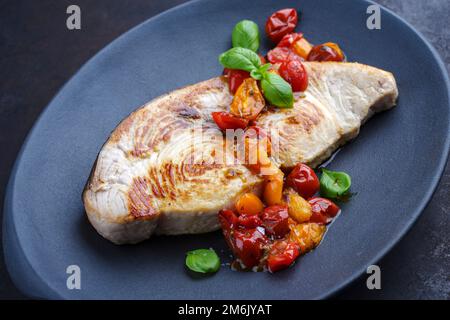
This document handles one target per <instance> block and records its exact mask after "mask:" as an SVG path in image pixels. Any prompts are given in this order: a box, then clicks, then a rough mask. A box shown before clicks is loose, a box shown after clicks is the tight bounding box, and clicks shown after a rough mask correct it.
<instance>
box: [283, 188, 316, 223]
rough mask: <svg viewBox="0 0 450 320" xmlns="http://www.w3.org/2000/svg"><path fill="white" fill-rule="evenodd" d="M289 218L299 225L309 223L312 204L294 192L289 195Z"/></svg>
mask: <svg viewBox="0 0 450 320" xmlns="http://www.w3.org/2000/svg"><path fill="white" fill-rule="evenodd" d="M287 203H288V209H289V216H290V217H291V218H292V219H293V220H294V221H295V222H297V223H303V222H308V221H309V219H311V215H312V209H311V204H310V203H309V202H308V201H306V200H305V199H303V198H302V197H301V196H300V195H299V194H298V193H296V192H294V191H292V192H289V193H288V195H287Z"/></svg>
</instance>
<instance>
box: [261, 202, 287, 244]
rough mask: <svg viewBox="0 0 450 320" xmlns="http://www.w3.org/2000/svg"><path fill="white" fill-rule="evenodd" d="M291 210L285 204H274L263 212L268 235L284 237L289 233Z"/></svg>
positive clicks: (262, 218) (262, 217)
mask: <svg viewBox="0 0 450 320" xmlns="http://www.w3.org/2000/svg"><path fill="white" fill-rule="evenodd" d="M288 218H289V212H288V208H287V207H286V206H284V205H274V206H270V207H267V208H265V209H264V211H263V213H262V214H261V220H262V222H263V226H264V228H265V229H266V233H267V235H270V236H273V237H275V238H282V237H284V236H285V235H286V234H287V233H289V221H288Z"/></svg>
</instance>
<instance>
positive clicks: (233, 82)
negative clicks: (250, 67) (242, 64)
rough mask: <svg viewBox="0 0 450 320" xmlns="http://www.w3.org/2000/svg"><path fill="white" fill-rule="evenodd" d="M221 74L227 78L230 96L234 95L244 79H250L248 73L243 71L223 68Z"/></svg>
mask: <svg viewBox="0 0 450 320" xmlns="http://www.w3.org/2000/svg"><path fill="white" fill-rule="evenodd" d="M223 73H224V74H225V75H226V76H227V77H228V85H229V86H230V91H231V93H232V94H235V93H236V91H237V89H238V88H239V87H240V86H241V84H242V82H244V80H245V79H247V78H250V73H249V72H247V71H244V70H237V69H227V68H225V69H224V70H223Z"/></svg>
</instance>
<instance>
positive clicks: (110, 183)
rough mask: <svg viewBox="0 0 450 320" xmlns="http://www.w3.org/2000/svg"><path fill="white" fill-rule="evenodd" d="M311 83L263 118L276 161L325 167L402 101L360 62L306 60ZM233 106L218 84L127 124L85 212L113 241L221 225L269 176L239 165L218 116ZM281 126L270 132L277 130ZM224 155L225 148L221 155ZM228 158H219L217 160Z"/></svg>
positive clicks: (161, 103) (379, 73)
mask: <svg viewBox="0 0 450 320" xmlns="http://www.w3.org/2000/svg"><path fill="white" fill-rule="evenodd" d="M304 65H305V68H306V70H307V72H308V77H309V86H308V89H307V91H305V93H304V95H302V96H301V97H297V98H296V101H295V103H294V107H293V108H292V109H275V108H267V110H264V111H263V113H262V114H261V115H260V116H259V118H258V119H257V120H256V124H257V126H259V127H262V128H270V132H271V134H273V132H275V134H277V135H278V136H277V137H274V138H278V141H279V151H278V152H277V155H276V156H275V157H274V162H275V163H277V164H278V165H279V166H281V167H283V168H287V169H288V168H291V167H292V166H294V165H295V164H296V163H298V162H303V163H306V164H308V165H310V166H312V167H315V166H317V165H319V164H320V163H321V162H323V161H324V160H325V159H327V158H328V157H329V156H330V155H331V153H332V152H333V151H334V150H336V149H337V148H338V147H339V146H341V145H343V144H344V143H345V142H347V141H349V140H350V139H352V138H354V137H356V136H357V135H358V133H359V128H360V126H361V125H362V124H363V123H364V122H365V121H366V120H367V119H368V118H369V117H370V116H372V115H373V114H374V113H376V112H379V111H383V110H386V109H389V108H391V107H393V106H394V105H395V102H396V99H397V96H398V91H397V86H396V83H395V79H394V77H393V75H392V74H391V73H389V72H386V71H383V70H380V69H377V68H374V67H370V66H366V65H362V64H358V63H335V62H325V63H324V62H322V63H318V62H305V63H304ZM231 101H232V95H231V94H230V92H229V89H228V85H227V82H226V79H224V78H223V77H217V78H213V79H210V80H207V81H204V82H200V83H198V84H194V85H192V86H188V87H185V88H182V89H179V90H175V91H173V92H171V93H169V94H167V95H164V96H161V97H159V98H156V99H155V100H153V101H151V102H149V103H148V104H146V105H144V106H143V107H141V108H140V109H138V110H136V111H135V112H133V113H132V114H131V115H130V116H129V117H128V118H126V119H125V120H123V121H122V122H121V123H120V124H119V126H118V127H117V128H116V129H115V130H114V132H113V133H112V134H111V136H110V137H109V139H108V141H107V142H106V143H105V145H104V146H103V148H102V150H101V151H100V154H99V155H98V158H97V161H96V163H95V165H94V167H93V169H92V172H91V176H90V177H89V180H88V182H87V184H86V187H85V190H84V192H83V201H84V205H85V209H86V213H87V216H88V218H89V221H90V222H91V224H92V225H93V226H94V227H95V229H96V230H97V231H98V232H99V233H100V234H101V235H102V236H103V237H105V238H106V239H109V240H110V241H112V242H114V243H117V244H124V243H136V242H139V241H142V240H145V239H147V238H149V237H150V236H151V235H152V234H154V233H156V234H167V235H176V234H194V233H204V232H210V231H214V230H217V229H219V223H218V219H217V212H218V211H219V210H220V209H224V208H231V207H232V206H233V204H234V202H235V200H236V198H237V197H239V195H241V194H242V193H244V192H255V193H257V194H259V193H260V192H261V190H262V182H263V180H262V178H261V177H259V176H258V175H255V174H253V173H251V172H250V171H249V170H248V169H247V168H246V167H245V166H244V165H242V164H240V163H239V162H237V161H235V158H236V155H235V154H234V153H233V152H232V151H230V150H228V149H226V148H225V149H224V148H223V145H224V140H225V139H224V137H223V134H222V132H221V131H220V130H219V129H218V128H217V126H216V124H215V123H214V122H213V120H212V118H211V113H212V112H215V111H228V110H229V106H230V104H231ZM274 128H275V129H276V130H273V129H274ZM221 150H222V151H221ZM217 159H221V161H217Z"/></svg>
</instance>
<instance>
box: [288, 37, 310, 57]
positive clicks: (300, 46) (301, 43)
mask: <svg viewBox="0 0 450 320" xmlns="http://www.w3.org/2000/svg"><path fill="white" fill-rule="evenodd" d="M312 48H313V46H312V44H310V43H309V42H308V40H306V39H305V38H301V39H299V40H297V41H295V42H294V43H293V45H292V51H294V52H295V53H296V54H297V55H299V56H300V57H302V58H303V59H305V60H306V59H307V58H308V55H309V53H310V52H311V50H312Z"/></svg>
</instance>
